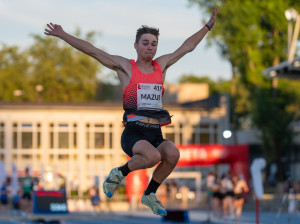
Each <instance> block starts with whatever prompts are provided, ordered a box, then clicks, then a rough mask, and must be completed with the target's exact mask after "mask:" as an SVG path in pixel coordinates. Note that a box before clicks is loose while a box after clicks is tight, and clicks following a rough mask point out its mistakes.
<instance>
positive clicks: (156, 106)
mask: <svg viewBox="0 0 300 224" xmlns="http://www.w3.org/2000/svg"><path fill="white" fill-rule="evenodd" d="M162 89H163V88H162V85H161V84H151V83H138V84H137V109H138V110H161V109H162V108H163V107H162Z"/></svg>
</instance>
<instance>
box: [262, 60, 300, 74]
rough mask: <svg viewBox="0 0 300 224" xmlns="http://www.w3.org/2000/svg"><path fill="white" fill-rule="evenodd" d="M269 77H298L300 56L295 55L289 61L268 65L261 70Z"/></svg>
mask: <svg viewBox="0 0 300 224" xmlns="http://www.w3.org/2000/svg"><path fill="white" fill-rule="evenodd" d="M263 73H264V74H265V75H266V76H267V77H269V78H274V77H282V78H290V79H299V78H300V57H296V58H295V59H294V60H293V61H292V62H291V63H289V62H288V61H284V62H281V63H280V64H278V65H276V66H272V67H269V68H267V69H265V70H264V71H263Z"/></svg>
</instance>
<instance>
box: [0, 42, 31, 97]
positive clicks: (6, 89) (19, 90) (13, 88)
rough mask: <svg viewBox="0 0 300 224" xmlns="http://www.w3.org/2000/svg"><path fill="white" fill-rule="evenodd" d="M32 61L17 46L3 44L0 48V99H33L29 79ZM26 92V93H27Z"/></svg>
mask: <svg viewBox="0 0 300 224" xmlns="http://www.w3.org/2000/svg"><path fill="white" fill-rule="evenodd" d="M29 68H30V63H29V61H28V59H27V54H26V53H25V52H21V51H20V49H19V48H18V47H17V46H6V45H2V49H1V50H0V100H1V101H30V100H33V98H32V94H31V87H30V82H29V80H28V79H27V75H28V72H29ZM25 93H26V94H25Z"/></svg>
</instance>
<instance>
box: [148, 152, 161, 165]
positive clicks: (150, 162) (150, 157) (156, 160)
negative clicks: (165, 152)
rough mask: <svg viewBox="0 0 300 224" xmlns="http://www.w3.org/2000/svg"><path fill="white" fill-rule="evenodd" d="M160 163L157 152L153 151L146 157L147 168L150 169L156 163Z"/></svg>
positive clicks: (159, 156)
mask: <svg viewBox="0 0 300 224" xmlns="http://www.w3.org/2000/svg"><path fill="white" fill-rule="evenodd" d="M160 161H161V155H160V153H159V152H158V151H155V152H153V153H151V154H149V155H148V157H147V160H146V166H147V168H151V167H153V166H155V165H156V164H157V163H159V162H160Z"/></svg>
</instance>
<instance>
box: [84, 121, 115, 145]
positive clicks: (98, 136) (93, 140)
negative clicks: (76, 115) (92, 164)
mask: <svg viewBox="0 0 300 224" xmlns="http://www.w3.org/2000/svg"><path fill="white" fill-rule="evenodd" d="M85 140H86V143H85V146H86V148H87V149H104V148H110V149H112V148H113V125H112V124H111V123H109V124H106V123H94V124H90V123H87V124H86V126H85Z"/></svg>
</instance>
